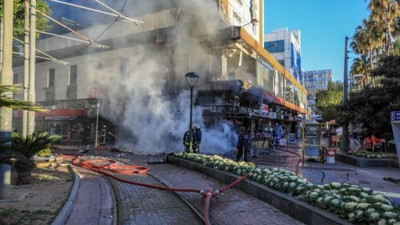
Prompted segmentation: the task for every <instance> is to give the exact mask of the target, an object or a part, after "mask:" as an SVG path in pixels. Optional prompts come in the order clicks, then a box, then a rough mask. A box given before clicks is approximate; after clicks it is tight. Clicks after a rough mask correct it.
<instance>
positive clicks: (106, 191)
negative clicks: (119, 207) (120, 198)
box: [65, 168, 114, 225]
mask: <svg viewBox="0 0 400 225" xmlns="http://www.w3.org/2000/svg"><path fill="white" fill-rule="evenodd" d="M77 170H78V172H79V173H80V174H81V178H80V186H79V193H78V197H77V200H76V202H75V205H74V207H73V209H72V212H71V214H70V216H69V218H68V220H67V221H66V223H65V224H67V225H76V224H88V225H89V224H90V225H92V224H96V225H97V224H101V225H112V224H113V213H114V211H113V210H114V209H113V206H114V203H113V199H112V192H111V190H112V189H111V187H110V184H109V183H108V181H107V180H106V179H105V178H104V177H103V176H100V175H98V174H96V173H94V172H91V171H88V170H85V169H82V168H77Z"/></svg>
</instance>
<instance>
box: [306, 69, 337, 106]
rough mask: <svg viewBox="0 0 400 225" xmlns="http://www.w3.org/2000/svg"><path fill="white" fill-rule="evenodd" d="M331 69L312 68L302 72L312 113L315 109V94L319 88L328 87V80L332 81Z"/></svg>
mask: <svg viewBox="0 0 400 225" xmlns="http://www.w3.org/2000/svg"><path fill="white" fill-rule="evenodd" d="M332 78H333V72H332V70H314V71H306V72H304V85H305V87H306V89H307V91H308V96H307V98H308V101H309V107H310V109H311V111H312V112H313V113H315V112H316V110H315V100H316V94H317V92H318V91H319V90H326V89H328V84H329V82H331V81H332Z"/></svg>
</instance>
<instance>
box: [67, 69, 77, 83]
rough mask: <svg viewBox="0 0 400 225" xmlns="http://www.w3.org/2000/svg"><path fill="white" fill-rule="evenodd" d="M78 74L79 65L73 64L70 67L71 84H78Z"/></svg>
mask: <svg viewBox="0 0 400 225" xmlns="http://www.w3.org/2000/svg"><path fill="white" fill-rule="evenodd" d="M77 75H78V67H77V66H76V65H72V66H70V67H69V85H76V83H77Z"/></svg>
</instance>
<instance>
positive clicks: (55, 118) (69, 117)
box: [44, 116, 77, 121]
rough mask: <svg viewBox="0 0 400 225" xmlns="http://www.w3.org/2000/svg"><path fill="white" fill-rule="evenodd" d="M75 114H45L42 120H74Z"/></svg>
mask: <svg viewBox="0 0 400 225" xmlns="http://www.w3.org/2000/svg"><path fill="white" fill-rule="evenodd" d="M76 118H77V117H76V116H46V117H45V118H44V120H56V121H60V120H76Z"/></svg>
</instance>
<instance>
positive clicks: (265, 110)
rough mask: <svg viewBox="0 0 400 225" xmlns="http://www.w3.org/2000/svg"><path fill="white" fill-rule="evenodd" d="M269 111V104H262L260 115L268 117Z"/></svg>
mask: <svg viewBox="0 0 400 225" xmlns="http://www.w3.org/2000/svg"><path fill="white" fill-rule="evenodd" d="M268 113H269V105H264V104H261V106H260V116H261V117H268Z"/></svg>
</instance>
